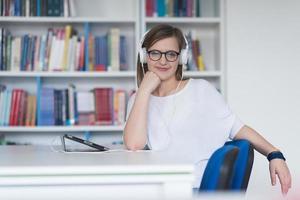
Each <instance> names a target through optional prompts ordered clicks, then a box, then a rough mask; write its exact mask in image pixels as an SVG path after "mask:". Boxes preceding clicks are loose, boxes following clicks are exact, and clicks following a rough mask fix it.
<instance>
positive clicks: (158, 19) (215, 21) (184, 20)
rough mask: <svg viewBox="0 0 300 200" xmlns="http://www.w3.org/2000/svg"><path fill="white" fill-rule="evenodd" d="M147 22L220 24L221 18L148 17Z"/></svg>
mask: <svg viewBox="0 0 300 200" xmlns="http://www.w3.org/2000/svg"><path fill="white" fill-rule="evenodd" d="M145 22H146V23H179V24H180V23H198V24H218V23H220V22H221V19H220V18H218V17H211V18H204V17H203V18H201V17H146V18H145Z"/></svg>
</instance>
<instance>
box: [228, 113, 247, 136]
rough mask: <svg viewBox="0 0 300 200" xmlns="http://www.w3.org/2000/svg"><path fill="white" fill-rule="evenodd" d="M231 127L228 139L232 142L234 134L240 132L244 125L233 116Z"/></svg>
mask: <svg viewBox="0 0 300 200" xmlns="http://www.w3.org/2000/svg"><path fill="white" fill-rule="evenodd" d="M232 115H233V118H234V120H233V125H232V128H231V131H230V134H229V138H230V139H231V140H233V138H234V137H235V136H236V134H237V133H238V132H239V130H241V128H242V127H243V126H244V125H245V124H244V123H243V122H242V121H241V120H240V119H239V118H238V117H237V116H236V115H235V114H233V113H232Z"/></svg>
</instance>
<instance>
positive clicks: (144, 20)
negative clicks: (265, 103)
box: [0, 0, 226, 144]
mask: <svg viewBox="0 0 300 200" xmlns="http://www.w3.org/2000/svg"><path fill="white" fill-rule="evenodd" d="M70 1H72V2H73V3H74V6H75V11H76V15H75V16H70V17H53V16H51V17H45V16H43V17H37V16H34V17H31V16H25V17H24V16H23V17H20V16H0V23H1V27H2V28H5V29H7V30H9V31H10V33H11V35H12V36H22V35H24V34H32V35H43V34H47V30H48V28H52V29H59V28H64V27H65V26H67V25H71V26H72V29H75V30H76V31H77V32H78V34H80V35H84V31H85V24H86V23H89V26H90V32H91V33H92V34H93V35H104V34H106V33H107V32H108V31H109V30H110V29H111V28H118V29H119V30H120V34H122V35H124V36H125V37H126V44H127V48H126V52H127V58H128V59H127V64H128V69H127V70H126V71H118V70H117V71H101V72H99V71H11V70H9V71H0V85H5V86H7V87H9V88H12V89H13V88H20V89H24V90H26V91H27V92H28V93H31V94H37V93H38V90H39V89H38V88H39V87H51V88H55V89H64V88H66V87H68V85H69V84H73V85H75V86H76V90H78V91H87V90H91V89H93V88H96V87H113V88H114V89H119V88H121V89H124V90H125V91H127V92H128V93H129V92H130V91H131V90H132V89H135V87H136V80H135V67H136V55H137V47H138V44H139V42H140V38H141V36H142V35H143V33H144V31H145V30H146V29H147V28H150V27H152V26H154V25H156V24H158V23H169V24H172V25H175V26H177V27H180V28H181V29H182V30H183V31H184V32H185V33H187V31H189V30H194V31H196V32H197V33H199V36H200V38H201V39H200V40H201V45H202V49H203V56H204V62H205V66H206V70H205V71H185V72H184V76H185V77H192V78H204V79H207V80H208V81H210V82H212V83H213V84H214V85H215V86H216V87H217V88H218V89H219V90H220V91H221V92H222V93H223V94H224V95H226V91H225V89H226V87H225V70H224V69H225V66H223V63H224V54H225V53H224V44H225V42H224V22H223V21H224V17H223V7H224V6H223V0H213V1H211V0H201V1H203V2H204V1H209V2H213V3H214V4H213V5H211V3H203V5H202V7H209V8H210V9H208V11H206V10H205V9H204V10H205V12H204V13H203V16H201V17H147V16H146V13H145V4H146V0H141V1H139V0H126V1H124V3H122V4H120V1H118V0H89V1H82V0H70ZM87 2H88V3H87ZM122 2H123V1H122ZM125 2H126V3H125ZM211 9H214V11H212V10H211ZM122 130H123V125H93V126H86V125H82V126H35V127H25V126H0V134H4V135H5V138H7V140H11V141H17V142H18V141H19V142H23V141H25V142H29V143H33V144H49V141H51V140H52V139H53V137H54V136H56V135H61V134H63V133H65V132H68V133H71V134H72V133H73V134H75V135H76V134H77V135H79V136H81V134H83V133H85V132H92V133H95V134H93V137H95V138H97V139H101V140H100V141H104V142H105V141H106V142H109V141H112V140H114V141H117V140H121V139H122ZM41 138H42V139H41Z"/></svg>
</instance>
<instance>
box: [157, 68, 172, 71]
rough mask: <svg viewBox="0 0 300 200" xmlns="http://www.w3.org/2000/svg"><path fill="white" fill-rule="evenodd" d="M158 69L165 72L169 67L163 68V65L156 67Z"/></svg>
mask: <svg viewBox="0 0 300 200" xmlns="http://www.w3.org/2000/svg"><path fill="white" fill-rule="evenodd" d="M156 69H158V70H159V71H162V72H165V71H168V70H169V69H170V68H165V67H156Z"/></svg>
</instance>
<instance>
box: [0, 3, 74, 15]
mask: <svg viewBox="0 0 300 200" xmlns="http://www.w3.org/2000/svg"><path fill="white" fill-rule="evenodd" d="M0 16H26V17H29V16H49V17H50V16H52V17H54V16H55V17H70V16H76V11H75V5H74V0H0Z"/></svg>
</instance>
